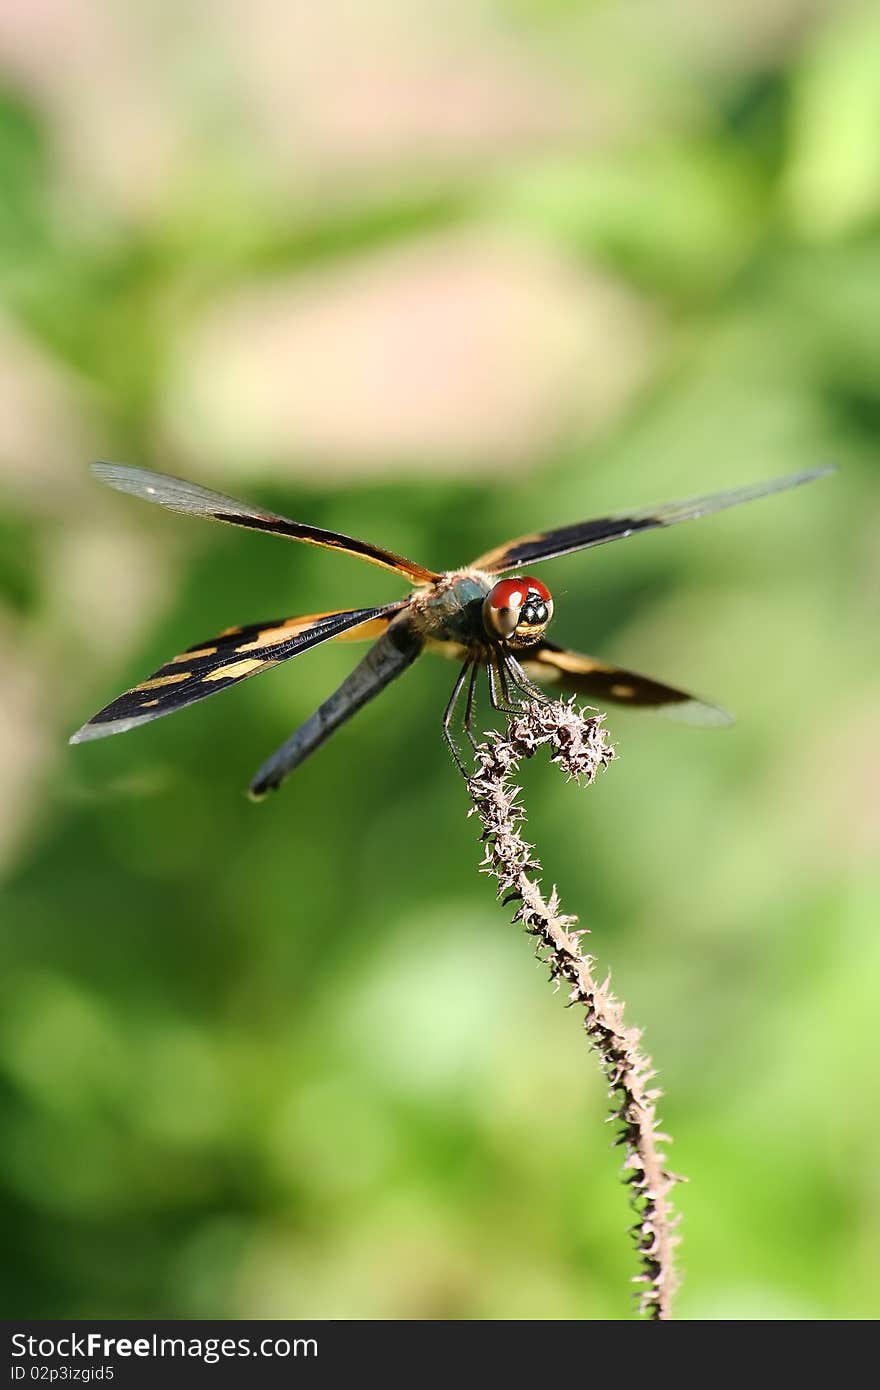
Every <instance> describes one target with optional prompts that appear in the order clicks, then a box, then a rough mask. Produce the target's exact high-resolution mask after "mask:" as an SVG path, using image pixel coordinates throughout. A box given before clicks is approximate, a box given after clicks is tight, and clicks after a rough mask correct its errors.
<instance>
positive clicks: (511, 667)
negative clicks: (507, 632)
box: [504, 652, 549, 704]
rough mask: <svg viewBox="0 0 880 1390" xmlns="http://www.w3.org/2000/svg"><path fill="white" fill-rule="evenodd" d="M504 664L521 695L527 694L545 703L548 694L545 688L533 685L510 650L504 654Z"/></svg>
mask: <svg viewBox="0 0 880 1390" xmlns="http://www.w3.org/2000/svg"><path fill="white" fill-rule="evenodd" d="M504 666H505V669H506V671H507V674H508V675H509V676H510V679H511V680H512V681H513V683H514V685H515V686H516V688H517V690H519V691H521V692H522V694H523V695H528V697H529V699H530V700H539V701H540V702H541V703H542V704H546V703H547V700H548V699H549V696H548V695H547V692H546V690H542V689H541V687H540V686H539V685H535V682H534V681H533V680H532V679H531V678H530V677H529V676H527V675H526V673H525V671H524V670H523V668H522V666H521V665H520V663H519V662H518V661H517V659H516V657H515V656H513V655H512V653H511V652H507V653H506V654H505V656H504Z"/></svg>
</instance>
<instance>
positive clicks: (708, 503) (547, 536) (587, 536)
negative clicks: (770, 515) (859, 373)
mask: <svg viewBox="0 0 880 1390" xmlns="http://www.w3.org/2000/svg"><path fill="white" fill-rule="evenodd" d="M834 472H836V469H835V467H834V465H828V466H826V467H824V468H813V469H810V470H809V471H807V472H805V473H793V474H791V475H790V476H789V477H787V478H774V479H771V480H770V481H769V482H766V483H756V484H754V485H753V486H751V487H736V488H731V489H730V490H729V491H727V492H713V493H709V494H708V495H707V496H706V497H692V498H690V500H689V501H686V502H667V503H665V504H662V505H660V506H656V507H645V508H644V509H643V510H642V511H631V512H622V513H621V514H620V515H619V516H605V517H597V518H596V519H595V520H593V521H579V522H576V523H575V524H574V525H573V526H560V527H558V528H557V529H556V530H553V531H537V532H535V534H534V535H531V536H520V537H519V539H518V540H514V541H508V542H507V543H506V544H505V545H501V546H498V547H497V548H496V549H495V550H490V551H488V552H487V553H486V554H485V555H481V556H480V558H479V560H475V561H474V568H475V569H482V570H487V571H488V572H489V574H503V573H504V571H505V570H511V569H519V568H520V567H525V566H527V565H534V564H537V563H538V562H539V561H541V560H553V559H555V558H556V557H557V556H559V555H569V554H571V552H572V551H575V550H586V549H588V548H589V547H591V546H594V545H604V544H605V543H606V542H607V541H616V540H621V539H622V538H623V537H624V536H632V535H634V534H635V532H636V531H652V530H654V529H655V528H656V527H658V526H675V525H676V524H677V523H678V522H679V521H693V520H696V518H697V517H700V516H709V515H710V514H711V513H712V512H720V511H724V510H725V508H727V507H737V506H739V504H740V502H751V501H753V500H754V499H755V498H757V497H767V496H769V495H770V494H771V493H773V492H785V491H786V490H787V489H788V488H791V487H799V486H800V485H801V483H811V482H813V481H814V480H815V479H816V478H824V477H825V476H826V475H827V474H829V473H834Z"/></svg>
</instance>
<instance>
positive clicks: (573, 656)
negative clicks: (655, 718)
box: [523, 642, 733, 728]
mask: <svg viewBox="0 0 880 1390" xmlns="http://www.w3.org/2000/svg"><path fill="white" fill-rule="evenodd" d="M523 665H524V666H525V669H526V671H527V672H528V674H529V675H530V676H531V677H532V678H533V679H534V680H537V681H541V682H542V683H543V684H547V685H554V686H556V687H557V688H559V689H561V690H568V691H572V692H574V693H575V694H577V695H586V696H588V697H589V698H591V699H593V698H595V699H596V700H598V701H600V702H601V703H602V704H604V703H605V702H606V701H611V702H612V703H613V704H616V705H629V706H630V708H634V709H655V710H658V711H660V712H661V713H663V714H666V715H669V716H670V718H672V719H678V720H681V722H682V723H685V724H701V725H704V726H707V727H716V728H720V727H723V726H725V725H728V724H732V723H733V718H732V716H731V715H729V714H728V713H727V711H726V710H723V709H721V708H720V707H719V706H718V705H712V704H708V703H706V701H704V700H698V699H697V698H696V696H694V695H689V694H688V693H687V692H686V691H684V690H677V689H676V687H675V686H672V685H664V684H663V683H662V682H661V681H655V680H651V679H650V678H649V677H648V676H641V675H639V674H638V673H637V672H636V671H625V670H623V669H622V667H620V666H612V665H610V664H609V663H608V662H605V661H597V660H596V658H595V657H592V656H582V655H581V653H580V652H570V651H566V650H565V649H564V648H563V647H557V646H554V644H553V643H552V642H542V643H541V644H540V645H539V646H538V647H536V648H532V649H531V650H530V651H529V653H528V658H527V660H524V661H523Z"/></svg>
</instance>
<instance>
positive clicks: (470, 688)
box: [70, 463, 835, 799]
mask: <svg viewBox="0 0 880 1390" xmlns="http://www.w3.org/2000/svg"><path fill="white" fill-rule="evenodd" d="M834 471H835V470H834V466H833V465H826V466H824V467H821V468H814V469H811V470H808V471H806V472H802V473H794V474H791V475H789V476H787V477H784V478H775V479H772V480H770V481H767V482H759V483H756V484H753V485H751V486H746V487H738V488H732V489H730V490H728V491H726V492H716V493H711V494H709V495H708V496H705V497H695V498H691V499H690V500H689V501H684V502H669V503H665V504H663V505H660V506H654V507H646V508H643V509H641V510H630V511H625V512H620V513H616V514H614V515H609V516H603V517H598V518H594V519H593V520H590V521H580V522H575V523H574V524H573V525H569V526H558V527H555V528H553V529H550V530H547V531H537V532H535V533H534V534H532V535H527V536H521V537H519V538H518V539H516V540H512V541H507V542H506V543H505V544H504V545H500V546H497V547H496V548H495V549H494V550H489V551H487V552H486V553H485V554H484V555H481V556H479V558H478V559H476V560H474V561H473V563H472V564H470V565H466V566H465V567H464V568H462V569H455V570H444V571H438V570H432V569H426V568H425V567H424V566H423V565H418V564H415V563H414V562H413V561H412V560H408V559H406V557H405V556H403V555H398V554H396V553H395V552H394V551H392V550H384V549H383V548H382V547H381V546H378V545H373V544H371V543H370V542H369V541H362V540H357V539H356V538H355V537H353V536H347V535H343V534H341V533H339V532H336V531H328V530H324V529H322V528H321V527H318V526H310V525H308V524H306V523H304V522H300V521H291V520H290V519H289V518H288V517H285V516H281V515H279V514H278V513H276V512H272V511H266V510H265V509H263V508H262V507H256V506H251V505H250V504H248V503H247V502H240V501H237V500H236V499H235V498H233V497H226V496H224V495H223V494H222V493H219V492H212V491H210V490H209V489H208V488H204V487H200V486H198V485H197V484H196V483H189V482H185V481H183V480H182V479H180V478H173V477H170V476H168V475H166V474H162V473H153V472H150V471H148V470H147V469H143V468H134V467H127V466H124V465H122V464H115V463H95V464H93V465H92V472H93V473H94V475H95V477H96V478H98V479H99V480H100V481H101V482H102V483H105V484H107V485H108V486H109V487H111V488H116V489H117V490H118V491H119V492H124V493H128V494H130V495H131V496H134V497H140V498H142V499H143V500H145V501H147V502H154V503H157V504H158V505H159V506H160V507H166V508H168V509H169V510H170V511H173V512H182V513H184V514H186V515H188V516H201V517H210V518H213V519H214V520H215V521H222V522H226V523H228V524H229V525H231V526H242V527H245V528H246V529H247V530H251V531H263V532H267V533H268V534H270V535H273V536H283V537H285V538H286V539H288V540H294V541H300V542H303V543H305V544H306V545H314V546H321V547H323V548H324V549H326V550H334V551H336V552H338V553H340V554H343V555H352V556H356V557H357V558H358V559H361V560H364V561H367V562H368V563H369V564H371V565H377V566H378V567H379V568H380V569H384V570H390V571H391V573H392V574H395V575H398V576H399V577H400V578H401V579H405V580H406V581H407V582H408V583H409V585H410V586H411V591H410V592H409V593H408V594H407V596H406V597H405V598H402V599H398V600H396V601H395V602H393V603H386V604H384V605H383V606H381V607H373V608H348V609H337V610H334V611H332V612H327V613H309V614H307V615H305V616H302V617H293V618H276V619H273V620H271V621H268V622H262V623H251V624H248V625H246V626H242V627H230V628H226V629H225V630H224V631H223V632H221V633H220V634H219V636H217V637H210V638H207V639H206V640H203V641H201V642H196V643H195V644H194V645H193V646H191V647H188V648H187V649H186V651H184V652H181V653H180V655H179V656H175V657H173V658H172V659H171V661H168V662H166V663H165V665H163V666H160V667H159V669H158V670H157V671H154V672H153V674H152V675H151V676H149V677H148V678H147V679H146V680H143V681H141V682H140V684H138V685H136V686H134V687H133V688H132V689H131V690H127V691H125V693H124V694H122V695H119V696H118V697H117V698H116V699H115V700H113V701H111V703H110V704H109V705H105V706H104V708H103V709H102V710H99V711H98V713H97V714H96V715H94V716H93V718H91V719H90V720H89V721H88V723H87V724H84V725H83V727H82V728H81V729H79V730H78V731H77V732H76V733H75V734H74V735H73V736H72V738H71V740H70V742H71V743H83V742H86V741H88V740H91V739H98V738H106V737H107V736H108V735H111V734H121V733H126V732H127V731H128V730H130V729H136V728H139V727H140V725H142V724H147V723H149V722H150V721H151V720H154V719H159V718H161V717H162V716H163V715H166V714H173V713H174V712H175V711H177V710H181V709H184V708H186V706H188V705H192V704H195V703H196V702H197V701H199V700H203V699H205V698H206V697H207V696H208V695H214V694H216V693H217V692H218V691H220V690H226V689H228V688H229V687H230V686H232V685H238V684H239V682H241V681H243V680H247V679H249V678H250V677H251V676H256V675H258V674H260V672H262V671H268V670H269V669H270V667H273V666H278V665H280V664H281V663H282V662H285V661H290V660H291V659H292V658H293V657H296V656H301V655H302V653H303V652H306V651H310V650H311V649H312V648H313V647H317V646H319V645H321V644H322V643H324V642H333V641H352V640H369V641H371V642H372V645H371V647H370V649H369V650H368V651H367V653H366V655H365V656H364V657H363V659H362V660H361V661H360V662H359V664H358V665H357V666H356V667H355V668H354V670H353V671H352V672H351V673H350V675H348V676H347V677H346V678H345V680H344V681H343V682H342V684H341V685H340V686H339V687H338V689H336V690H335V691H334V692H333V693H332V694H331V695H330V696H329V697H328V698H327V699H326V700H325V701H324V702H323V703H322V704H321V705H320V706H319V707H318V709H317V710H315V712H314V714H312V715H311V716H310V718H309V719H307V720H306V721H305V723H304V724H302V725H301V726H300V727H299V728H298V729H297V730H296V731H295V732H294V733H293V734H292V735H291V737H290V738H289V739H287V741H286V742H285V743H283V744H282V746H281V747H280V748H279V749H278V750H277V752H275V753H273V755H272V756H271V757H270V758H269V759H268V761H267V762H266V763H265V764H264V765H263V766H262V767H261V768H260V770H259V771H258V773H257V774H256V776H255V777H254V779H253V781H252V782H251V786H250V794H251V795H252V796H253V797H254V798H256V799H260V798H262V797H263V796H264V795H265V794H266V793H267V792H269V791H272V790H274V789H275V788H277V787H279V786H280V785H281V783H282V782H283V781H284V779H285V778H286V777H287V776H288V774H289V773H291V772H292V771H293V770H294V769H295V768H297V767H299V766H300V765H301V764H302V763H303V762H304V761H305V760H306V758H308V757H309V756H310V755H311V754H312V753H314V752H315V750H316V749H317V748H319V747H320V746H321V745H322V744H323V743H325V742H326V741H327V739H328V738H330V736H331V735H332V734H334V733H335V732H336V730H337V729H339V728H340V726H341V725H343V724H344V723H345V722H346V721H347V720H349V719H350V718H351V717H352V716H353V715H354V714H356V713H357V711H358V710H360V709H363V707H364V706H365V705H366V704H367V703H368V702H369V701H370V700H372V699H373V698H374V697H375V696H376V695H378V694H379V693H380V692H381V691H382V690H384V689H385V687H386V686H387V685H389V684H390V683H391V682H392V681H393V680H396V679H397V677H398V676H400V675H402V674H403V672H404V671H406V670H407V669H408V667H410V666H411V665H412V664H413V662H414V661H415V660H416V658H417V657H419V656H420V655H421V654H422V653H423V652H426V651H432V652H437V653H440V654H442V655H444V656H448V657H452V658H453V659H455V660H456V661H457V662H458V663H459V670H458V674H457V676H456V679H455V683H454V685H453V688H452V694H451V695H450V697H449V700H448V702H447V704H446V708H445V710H444V713H443V725H442V727H443V737H444V739H445V741H446V743H447V745H448V747H449V750H450V752H451V753H452V756H453V758H454V759H455V762H456V764H457V766H458V768H459V770H460V771H461V772H462V774H463V776H465V777H467V776H468V775H469V774H468V770H467V765H466V762H465V758H464V756H463V754H462V744H461V739H462V737H466V738H467V739H468V740H469V741H470V743H471V745H472V746H473V747H476V746H477V740H476V737H475V735H474V718H475V712H476V707H477V698H478V683H479V682H478V677H479V676H480V674H481V673H485V676H486V683H487V685H488V694H489V700H490V703H491V705H492V708H493V709H494V710H496V711H500V712H506V713H510V712H511V711H512V710H514V709H516V708H521V707H522V705H523V703H524V702H526V701H528V700H547V699H550V698H552V696H553V694H556V693H558V692H564V693H569V694H574V695H577V696H585V697H587V698H588V699H589V700H590V701H599V702H600V704H602V705H604V704H605V703H608V702H610V703H612V704H616V705H621V706H629V707H631V708H648V709H654V710H658V711H661V712H663V713H665V714H668V715H671V716H673V717H675V718H678V719H682V720H684V721H686V722H689V723H693V724H702V725H716V726H720V725H725V724H729V723H731V722H732V720H731V716H730V715H729V714H727V712H726V711H725V710H723V709H721V708H720V707H719V706H717V705H713V704H710V703H708V702H706V701H704V700H700V699H698V698H697V697H696V696H694V695H690V694H688V693H686V692H685V691H683V690H679V689H677V688H676V687H675V686H672V685H666V684H664V683H663V682H662V681H659V680H653V679H651V678H649V677H648V676H643V675H640V674H638V673H637V672H635V671H628V670H624V669H622V668H621V667H619V666H615V665H613V664H611V663H609V662H606V661H600V660H598V659H597V658H595V657H592V656H585V655H582V654H581V653H580V652H576V651H569V650H567V649H566V648H565V647H560V646H557V645H556V644H555V643H553V642H551V641H548V639H547V637H546V636H545V634H546V631H547V628H548V627H549V625H550V623H551V621H552V619H553V615H554V603H553V597H552V595H551V593H550V590H549V589H548V588H547V586H546V585H545V584H543V583H542V582H541V580H540V579H536V578H534V576H533V575H532V574H531V573H530V571H531V568H532V566H534V565H537V564H539V563H543V562H544V561H545V560H553V559H557V558H558V557H559V556H562V555H570V554H572V553H573V552H575V551H580V550H588V549H590V548H592V547H593V546H597V545H604V544H606V543H607V542H609V541H615V540H622V539H623V538H624V537H626V536H633V535H636V534H637V533H639V532H641V531H650V530H654V529H656V528H659V527H666V526H673V525H676V524H677V523H678V522H680V521H691V520H695V519H696V518H698V517H703V516H708V515H710V514H711V513H713V512H719V511H722V510H724V509H725V508H727V507H734V506H738V505H739V504H740V503H741V502H749V501H752V500H754V499H756V498H759V497H767V496H769V495H770V494H771V493H776V492H783V491H785V490H787V489H788V488H793V487H798V486H800V485H801V484H803V483H809V482H813V481H814V480H815V479H817V478H822V477H825V476H826V475H827V474H829V473H832V472H834ZM524 571H526V572H524ZM548 691H549V692H550V693H548Z"/></svg>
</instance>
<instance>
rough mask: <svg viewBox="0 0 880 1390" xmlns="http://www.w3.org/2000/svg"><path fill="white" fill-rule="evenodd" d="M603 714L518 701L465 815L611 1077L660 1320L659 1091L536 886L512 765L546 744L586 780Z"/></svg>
mask: <svg viewBox="0 0 880 1390" xmlns="http://www.w3.org/2000/svg"><path fill="white" fill-rule="evenodd" d="M603 720H604V715H602V714H598V713H596V712H595V711H592V710H590V711H588V710H586V709H576V708H575V705H574V701H573V700H570V701H564V700H554V701H545V702H538V701H531V702H529V703H528V704H524V705H522V706H521V707H520V708H519V709H518V710H517V711H516V712H515V713H514V714H512V715H510V716H509V718H508V722H507V730H506V732H505V733H500V732H498V731H494V732H492V733H489V734H488V735H487V736H486V739H485V741H484V742H483V743H481V744H480V745H479V747H478V748H477V750H476V754H475V757H476V766H477V770H476V772H475V773H474V775H473V776H472V777H470V778H469V779H468V789H469V791H470V795H471V799H472V801H473V803H474V804H473V807H472V808H471V811H470V812H469V814H470V815H473V814H474V813H476V814H477V815H478V816H479V818H480V821H481V823H482V826H483V834H482V839H483V842H484V844H485V847H486V848H485V855H484V858H483V862H482V865H481V869H482V871H483V872H484V873H488V874H491V875H492V876H493V877H494V878H495V879H496V881H497V883H498V896H499V897H501V898H503V899H504V901H505V902H506V903H512V902H515V903H516V904H517V908H516V911H515V913H514V916H513V920H514V922H521V923H522V924H523V926H524V928H525V930H526V931H527V932H529V933H530V934H531V935H533V936H535V937H537V938H538V940H539V942H540V947H539V950H541V951H542V952H543V953H544V954H545V959H546V962H547V964H548V966H549V968H550V978H551V980H553V981H554V982H555V983H557V984H559V985H563V986H564V987H565V989H566V991H567V995H568V999H569V1002H570V1003H572V1004H579V1005H580V1006H581V1007H582V1008H583V1010H584V1028H585V1030H586V1033H587V1037H588V1038H589V1040H590V1043H591V1045H592V1047H593V1048H594V1049H595V1051H596V1052H598V1054H599V1058H600V1061H601V1064H602V1068H603V1070H604V1072H605V1075H606V1077H607V1079H608V1094H609V1096H610V1098H611V1116H610V1118H611V1120H612V1121H615V1122H616V1123H617V1125H618V1126H619V1131H618V1136H617V1139H616V1142H617V1143H618V1144H621V1145H622V1146H623V1147H624V1148H625V1150H626V1158H625V1161H624V1165H623V1173H624V1182H625V1183H626V1184H627V1185H628V1187H629V1189H630V1198H631V1202H632V1206H633V1210H634V1211H635V1214H636V1221H635V1225H634V1226H633V1228H632V1232H633V1236H634V1239H635V1244H636V1249H637V1251H638V1255H639V1260H640V1263H641V1272H640V1273H639V1274H638V1275H637V1276H636V1278H635V1280H634V1282H636V1283H638V1284H639V1285H640V1298H639V1311H640V1313H641V1314H643V1315H645V1316H647V1317H649V1318H652V1319H657V1320H662V1319H668V1318H670V1317H671V1315H672V1314H671V1305H672V1296H673V1293H674V1292H675V1288H676V1285H677V1278H676V1273H675V1268H674V1263H673V1251H674V1249H675V1246H676V1245H677V1244H678V1237H677V1236H676V1235H675V1226H676V1224H677V1218H676V1217H675V1216H674V1214H673V1210H672V1204H671V1202H670V1199H669V1193H670V1190H671V1189H672V1187H673V1186H674V1184H675V1183H676V1182H680V1181H681V1179H680V1178H678V1177H676V1175H675V1174H674V1173H671V1172H670V1171H669V1170H668V1169H667V1167H666V1158H665V1155H664V1154H663V1153H662V1152H661V1151H660V1145H661V1143H663V1142H664V1141H667V1142H668V1136H667V1135H664V1134H662V1133H661V1132H660V1130H659V1127H658V1120H657V1110H656V1105H657V1101H658V1099H659V1097H660V1094H661V1092H660V1091H659V1090H657V1089H656V1088H655V1087H652V1085H651V1081H652V1080H653V1078H654V1075H655V1072H654V1069H653V1067H652V1065H651V1061H650V1058H648V1057H647V1056H646V1055H645V1053H644V1052H642V1051H641V1049H640V1047H639V1043H640V1040H641V1035H640V1033H639V1030H638V1029H637V1028H631V1027H628V1026H627V1025H626V1024H625V1023H624V1018H623V1004H622V1003H621V1001H620V1000H619V999H615V997H614V995H613V994H612V993H611V990H610V988H609V982H608V979H607V978H606V979H605V980H604V981H603V982H602V983H601V984H600V983H597V980H596V978H595V976H594V974H593V970H594V965H595V962H594V959H593V957H592V956H590V955H586V954H584V953H582V951H581V949H580V943H579V938H580V937H581V936H582V935H584V931H583V929H581V930H580V931H573V930H572V928H573V927H574V924H575V923H576V922H577V918H576V917H567V916H565V915H564V914H563V913H562V912H561V911H560V904H559V896H558V894H557V891H556V889H555V888H553V889H552V891H551V892H550V894H549V896H548V897H546V898H545V897H544V895H543V893H542V891H541V886H540V875H541V873H542V869H541V865H540V863H539V862H538V860H537V858H536V855H535V851H534V848H533V846H532V845H530V844H529V843H528V841H527V840H526V839H525V838H524V836H523V833H522V831H523V826H524V824H525V820H526V810H525V806H524V804H523V802H522V800H521V799H520V797H521V790H520V788H519V787H517V786H516V785H514V779H515V777H516V773H517V770H518V768H519V764H520V763H521V762H522V760H523V759H524V758H531V757H534V755H535V753H537V751H538V749H539V748H548V749H549V751H550V760H551V762H554V763H557V764H558V765H559V767H561V768H562V769H563V771H564V772H566V773H567V774H568V776H569V778H570V779H572V780H574V781H576V782H581V783H583V782H587V783H589V782H592V781H593V779H594V777H595V776H596V773H597V772H598V771H599V770H600V768H604V767H607V766H608V764H609V763H610V762H611V760H612V758H613V757H614V749H613V747H612V746H611V744H610V743H609V742H608V733H607V730H606V729H605V727H604V724H603Z"/></svg>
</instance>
